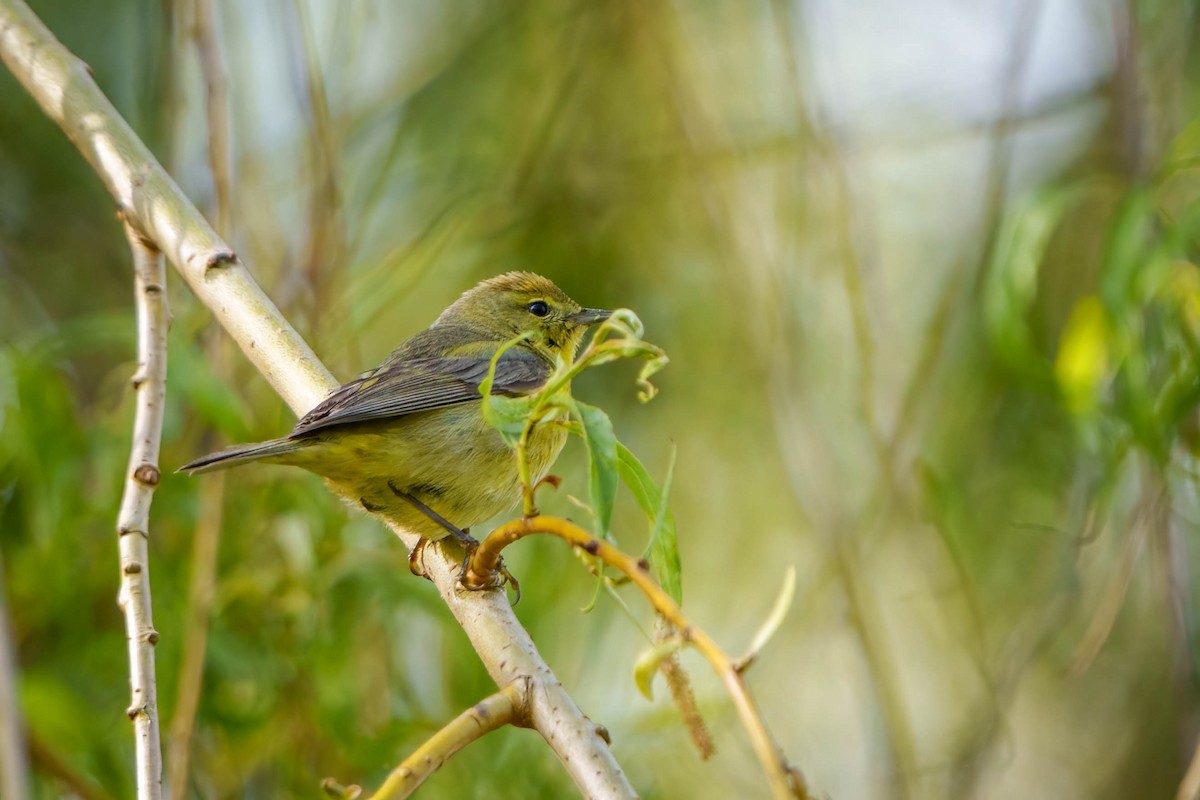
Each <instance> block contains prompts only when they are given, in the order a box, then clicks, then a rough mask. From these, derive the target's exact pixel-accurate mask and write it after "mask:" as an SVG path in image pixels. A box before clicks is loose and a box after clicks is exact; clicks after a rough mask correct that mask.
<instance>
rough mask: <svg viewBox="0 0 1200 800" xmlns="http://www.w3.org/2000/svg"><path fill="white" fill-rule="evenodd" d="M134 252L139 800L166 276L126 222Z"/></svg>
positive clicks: (124, 568)
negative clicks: (149, 544)
mask: <svg viewBox="0 0 1200 800" xmlns="http://www.w3.org/2000/svg"><path fill="white" fill-rule="evenodd" d="M125 235H126V237H127V238H128V239H129V247H130V249H131V250H132V251H133V270H134V285H135V299H136V305H137V329H138V368H137V372H136V373H135V374H134V376H133V388H134V391H135V392H136V396H137V408H136V411H135V412H134V418H133V447H132V448H131V449H130V453H129V470H128V472H127V474H126V476H125V493H124V495H123V496H122V498H121V510H120V512H119V513H118V515H117V537H118V543H119V546H120V552H121V591H120V593H119V594H118V596H117V603H118V605H120V607H121V610H122V611H123V612H124V613H125V635H126V637H127V638H128V640H129V671H130V676H129V677H130V683H131V684H132V689H133V700H132V702H131V703H130V704H129V708H128V710H127V711H126V713H127V714H128V715H129V718H130V719H131V720H133V728H134V736H135V740H136V752H137V787H138V800H159V798H160V797H162V751H161V750H160V746H159V730H158V699H157V689H156V687H155V682H154V646H155V645H156V644H157V643H158V632H157V631H156V630H154V620H153V617H152V615H151V609H150V562H149V547H148V540H149V536H150V534H149V530H150V502H151V500H152V498H153V495H154V487H155V486H157V485H158V481H159V477H160V473H159V470H158V447H159V442H160V441H161V440H162V422H163V406H164V404H165V400H166V393H167V391H166V390H167V326H168V315H167V295H166V291H167V273H166V269H165V268H164V266H163V258H162V253H161V252H159V250H158V248H157V247H155V246H154V244H153V243H152V242H150V241H148V240H146V239H145V238H143V237H142V236H141V235H140V234H139V233H138V232H137V231H136V230H135V229H134V228H133V226H132V225H131V224H130V223H129V221H128V220H126V222H125Z"/></svg>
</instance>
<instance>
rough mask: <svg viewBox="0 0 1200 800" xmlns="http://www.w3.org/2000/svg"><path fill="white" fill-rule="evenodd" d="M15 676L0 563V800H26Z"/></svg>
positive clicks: (23, 745) (26, 758) (26, 778)
mask: <svg viewBox="0 0 1200 800" xmlns="http://www.w3.org/2000/svg"><path fill="white" fill-rule="evenodd" d="M16 675H17V656H16V644H15V643H14V642H13V639H12V626H11V625H10V624H9V622H8V603H7V602H6V595H5V592H4V565H3V563H0V797H5V798H10V800H27V798H28V797H29V748H28V747H27V746H26V742H25V725H24V723H23V721H22V720H23V719H24V717H23V716H22V715H21V703H20V698H18V697H17V679H16Z"/></svg>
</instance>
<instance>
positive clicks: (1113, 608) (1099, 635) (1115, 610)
mask: <svg viewBox="0 0 1200 800" xmlns="http://www.w3.org/2000/svg"><path fill="white" fill-rule="evenodd" d="M1162 500H1163V490H1161V489H1160V490H1159V491H1157V492H1153V493H1151V492H1146V493H1144V494H1143V496H1142V498H1141V499H1140V502H1139V503H1138V506H1137V508H1136V509H1135V510H1134V512H1133V519H1132V520H1131V522H1130V529H1129V534H1128V535H1127V536H1126V538H1125V547H1124V549H1123V550H1122V552H1121V558H1120V561H1119V562H1118V564H1117V568H1116V569H1115V570H1113V571H1112V573H1111V575H1110V576H1109V579H1108V581H1106V582H1105V587H1104V593H1103V595H1102V596H1101V598H1100V604H1099V606H1097V608H1096V611H1095V613H1094V614H1093V615H1092V620H1091V622H1090V623H1088V627H1087V631H1086V632H1084V634H1083V638H1082V639H1080V641H1079V644H1078V645H1076V647H1075V652H1074V654H1073V655H1072V656H1071V669H1070V674H1071V677H1073V678H1077V677H1079V676H1080V675H1082V674H1083V673H1085V672H1087V671H1088V669H1089V668H1090V667H1091V666H1092V662H1093V661H1095V659H1096V656H1097V655H1098V654H1099V652H1100V648H1102V647H1103V646H1104V643H1105V642H1107V641H1108V637H1109V634H1110V633H1112V629H1113V625H1115V624H1116V622H1117V615H1118V614H1120V612H1121V608H1122V607H1123V606H1124V605H1125V597H1126V594H1127V593H1128V592H1129V582H1130V581H1131V580H1132V579H1133V570H1134V567H1135V566H1136V565H1137V561H1138V557H1139V556H1140V555H1141V553H1142V549H1143V547H1144V546H1145V544H1146V540H1147V538H1149V535H1150V527H1151V520H1152V518H1153V517H1154V515H1155V510H1154V509H1155V506H1157V505H1158V504H1159V503H1160V502H1162Z"/></svg>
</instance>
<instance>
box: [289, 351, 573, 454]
mask: <svg viewBox="0 0 1200 800" xmlns="http://www.w3.org/2000/svg"><path fill="white" fill-rule="evenodd" d="M490 363H491V358H490V357H474V356H471V357H467V356H451V357H442V358H414V359H389V360H388V361H387V362H385V363H384V364H383V365H382V366H380V367H377V368H375V369H373V370H371V371H369V372H366V373H364V374H363V375H361V376H359V377H358V378H356V379H355V380H353V381H350V382H349V383H347V384H346V385H344V386H342V387H341V388H339V389H337V390H335V391H334V392H333V393H332V394H330V395H329V396H328V397H326V398H325V399H324V400H323V401H321V403H320V404H318V405H317V406H316V407H315V408H313V409H312V410H311V411H309V412H308V413H307V414H305V415H304V417H303V418H302V419H301V420H300V422H299V423H297V424H296V427H295V429H294V430H293V431H292V432H291V434H290V435H289V438H296V437H300V436H304V435H306V434H310V433H313V432H314V431H320V430H325V429H327V428H331V427H334V426H338V425H350V424H352V423H357V422H368V421H371V420H379V419H389V418H394V417H400V416H404V415H406V414H415V413H417V412H420V411H430V410H433V409H435V408H445V407H447V406H453V405H459V404H461V403H471V402H475V403H477V402H479V400H480V395H479V386H480V384H482V383H483V381H484V379H485V378H486V377H487V373H488V367H489V365H490ZM550 371H551V366H550V364H549V363H547V362H546V360H545V359H543V358H542V357H541V356H539V355H537V354H536V353H533V352H531V351H529V350H525V349H523V348H520V347H515V348H512V349H510V350H507V351H505V353H504V355H502V356H501V357H500V360H499V361H498V362H496V379H495V382H494V383H493V384H492V393H493V394H507V395H515V394H526V393H528V392H531V391H533V390H534V389H537V388H538V387H539V386H541V385H543V384H544V383H545V382H546V379H547V378H548V377H549V376H550Z"/></svg>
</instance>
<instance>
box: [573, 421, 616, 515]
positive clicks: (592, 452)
mask: <svg viewBox="0 0 1200 800" xmlns="http://www.w3.org/2000/svg"><path fill="white" fill-rule="evenodd" d="M575 413H576V414H578V415H579V420H580V422H582V423H583V440H584V442H586V443H587V450H588V495H589V502H590V503H591V506H592V511H593V512H594V513H595V515H596V524H597V525H598V526H599V527H600V535H601V536H602V537H604V538H606V539H607V538H608V535H609V530H610V528H611V525H612V512H613V506H614V505H615V504H616V501H617V437H616V435H615V434H614V433H613V426H612V420H610V419H609V418H608V414H605V413H604V411H603V410H601V409H600V408H597V407H596V406H593V405H588V404H587V403H583V402H580V401H578V400H576V401H575Z"/></svg>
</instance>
